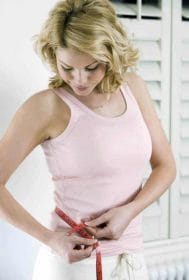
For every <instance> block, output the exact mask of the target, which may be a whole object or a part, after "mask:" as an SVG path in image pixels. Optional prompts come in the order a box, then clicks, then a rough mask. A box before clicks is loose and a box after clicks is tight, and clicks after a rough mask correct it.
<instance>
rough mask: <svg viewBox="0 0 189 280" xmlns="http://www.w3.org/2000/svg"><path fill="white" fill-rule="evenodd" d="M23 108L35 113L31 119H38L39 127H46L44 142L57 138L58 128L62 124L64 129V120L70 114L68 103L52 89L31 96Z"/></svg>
mask: <svg viewBox="0 0 189 280" xmlns="http://www.w3.org/2000/svg"><path fill="white" fill-rule="evenodd" d="M23 108H25V110H27V111H28V112H33V113H32V116H31V117H33V118H37V119H38V125H39V126H41V127H44V129H43V130H42V131H43V136H42V138H43V140H42V141H45V140H46V139H50V138H52V136H56V134H58V133H59V131H58V127H59V126H60V124H61V126H62V128H60V129H63V126H64V120H65V119H66V116H67V115H68V114H69V108H68V106H67V105H66V103H65V102H64V101H63V100H62V99H60V97H59V96H58V95H56V94H55V93H54V92H53V91H52V90H51V89H45V90H41V91H39V92H37V93H35V94H33V95H32V96H30V97H29V98H28V99H27V100H26V101H25V103H24V104H23ZM57 131H58V132H57ZM56 132H57V133H56Z"/></svg>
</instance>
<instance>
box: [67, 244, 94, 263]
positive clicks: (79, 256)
mask: <svg viewBox="0 0 189 280" xmlns="http://www.w3.org/2000/svg"><path fill="white" fill-rule="evenodd" d="M92 251H93V247H91V246H90V247H87V248H86V249H82V250H72V253H71V255H70V260H71V262H76V261H80V260H83V259H86V258H88V257H90V256H91V253H92Z"/></svg>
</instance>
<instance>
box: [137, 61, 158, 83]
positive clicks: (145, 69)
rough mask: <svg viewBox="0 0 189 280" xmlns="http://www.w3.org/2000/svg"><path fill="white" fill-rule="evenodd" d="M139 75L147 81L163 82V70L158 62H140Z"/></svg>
mask: <svg viewBox="0 0 189 280" xmlns="http://www.w3.org/2000/svg"><path fill="white" fill-rule="evenodd" d="M139 73H140V74H141V76H142V77H143V78H144V80H145V81H161V69H160V64H159V63H158V62H154V61H140V63H139Z"/></svg>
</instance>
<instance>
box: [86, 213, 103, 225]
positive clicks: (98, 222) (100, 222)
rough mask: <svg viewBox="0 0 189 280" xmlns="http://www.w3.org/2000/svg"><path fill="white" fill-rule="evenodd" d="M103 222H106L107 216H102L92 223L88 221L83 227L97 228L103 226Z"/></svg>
mask: <svg viewBox="0 0 189 280" xmlns="http://www.w3.org/2000/svg"><path fill="white" fill-rule="evenodd" d="M105 222H108V217H107V215H102V216H100V217H98V218H96V219H94V220H92V221H89V222H85V225H87V226H90V227H95V226H98V225H100V224H103V223H105Z"/></svg>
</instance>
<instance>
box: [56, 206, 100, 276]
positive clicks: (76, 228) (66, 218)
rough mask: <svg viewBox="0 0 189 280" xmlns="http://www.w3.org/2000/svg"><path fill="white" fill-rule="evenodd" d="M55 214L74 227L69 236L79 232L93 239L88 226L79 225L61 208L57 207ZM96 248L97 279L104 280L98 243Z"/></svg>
mask: <svg viewBox="0 0 189 280" xmlns="http://www.w3.org/2000/svg"><path fill="white" fill-rule="evenodd" d="M55 212H56V213H57V214H58V216H59V217H60V218H62V219H63V220H64V221H65V222H66V223H67V224H68V225H70V226H71V227H72V229H71V230H70V231H69V232H68V235H71V234H72V233H73V232H78V233H79V234H80V235H81V236H82V237H84V238H88V239H93V238H92V235H90V234H89V233H88V232H87V231H86V230H85V227H86V225H85V224H83V223H80V224H77V223H76V222H75V221H74V220H72V218H70V217H69V216H68V215H66V214H65V213H64V212H63V211H62V210H61V209H60V208H58V207H56V208H55ZM94 248H95V249H96V279H97V280H102V256H101V252H100V247H99V243H98V241H97V243H96V244H94Z"/></svg>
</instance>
